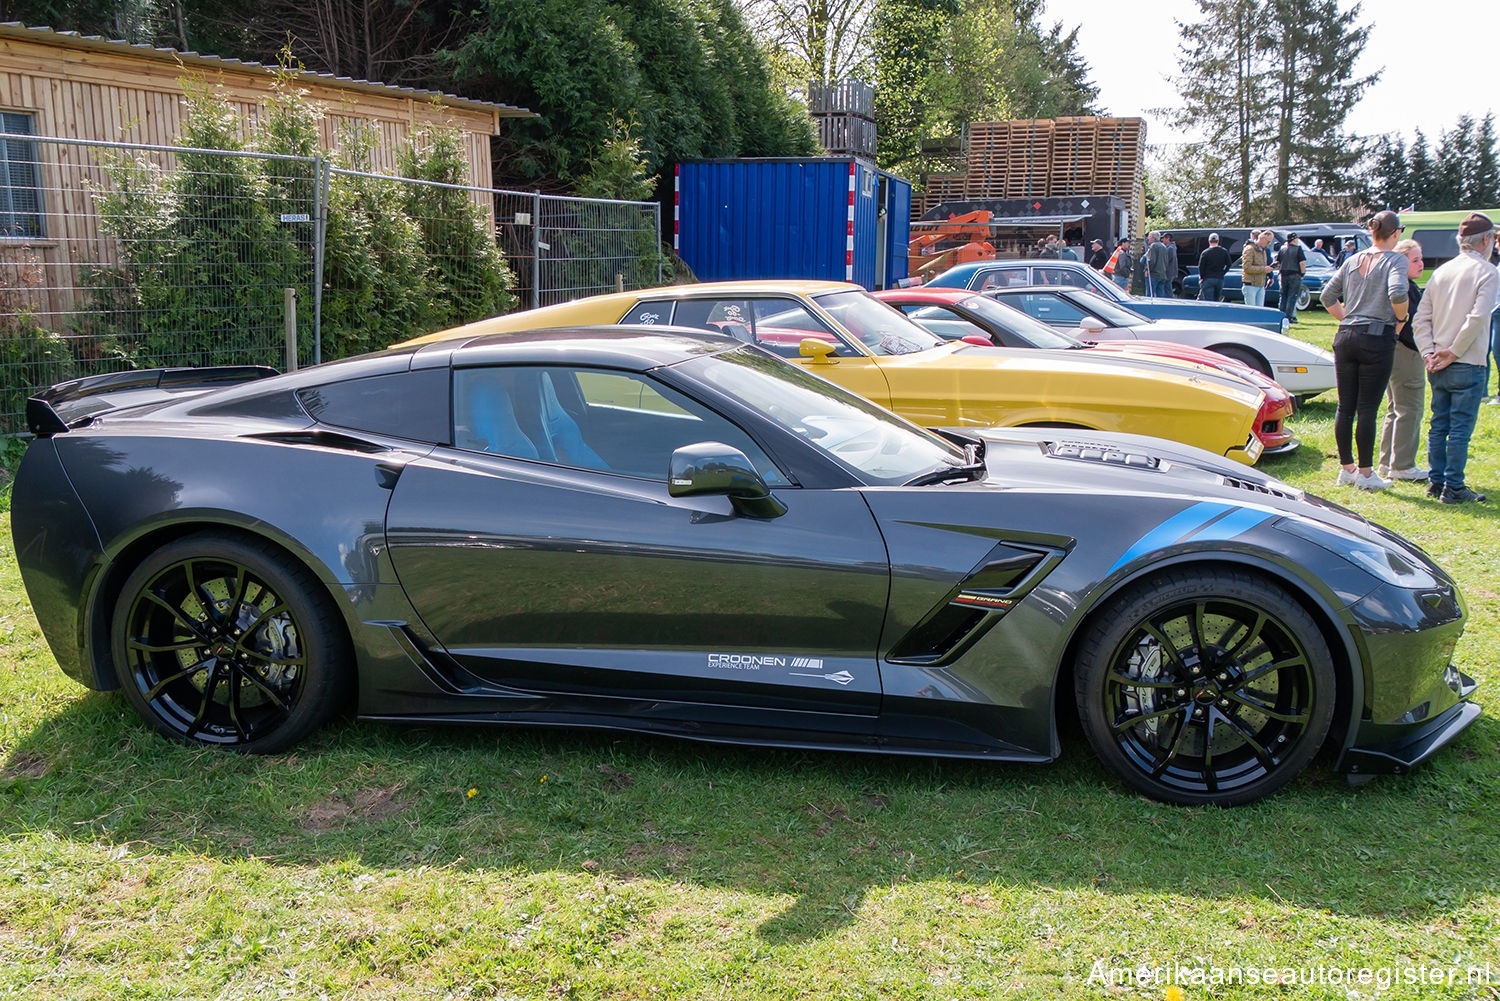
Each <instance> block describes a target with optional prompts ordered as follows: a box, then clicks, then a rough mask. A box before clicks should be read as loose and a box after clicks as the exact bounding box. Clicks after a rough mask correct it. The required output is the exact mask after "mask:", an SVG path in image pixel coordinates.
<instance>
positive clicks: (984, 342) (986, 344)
mask: <svg viewBox="0 0 1500 1001" xmlns="http://www.w3.org/2000/svg"><path fill="white" fill-rule="evenodd" d="M959 340H961V341H963V342H964V343H965V344H973V345H975V346H976V347H981V348H992V347H994V346H995V342H994V341H992V340H990V339H989V338H988V337H986V336H984V335H983V334H965V335H964V336H962V337H960V338H959Z"/></svg>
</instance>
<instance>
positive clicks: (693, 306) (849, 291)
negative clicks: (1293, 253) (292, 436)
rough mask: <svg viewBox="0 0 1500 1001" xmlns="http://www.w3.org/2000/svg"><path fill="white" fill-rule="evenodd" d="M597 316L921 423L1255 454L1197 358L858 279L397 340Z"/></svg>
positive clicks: (578, 310)
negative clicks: (933, 320) (973, 320)
mask: <svg viewBox="0 0 1500 1001" xmlns="http://www.w3.org/2000/svg"><path fill="white" fill-rule="evenodd" d="M604 324H611V325H612V324H642V325H656V324H661V325H667V324H670V325H674V326H678V327H696V328H699V329H704V330H717V331H719V332H721V333H725V334H728V335H730V336H733V337H737V338H739V339H741V340H744V341H746V342H748V343H752V344H757V345H759V346H760V347H762V348H765V349H767V350H769V351H771V352H773V353H775V354H778V355H780V356H782V357H784V358H787V359H790V360H792V361H795V362H797V363H799V364H802V365H805V366H807V368H808V369H809V370H810V371H813V372H816V373H817V374H818V375H821V376H823V377H825V378H826V379H828V380H829V381H831V382H834V383H837V384H838V385H840V386H843V387H844V388H845V389H848V390H851V391H853V392H855V393H858V394H860V395H861V396H864V397H866V398H868V399H870V400H874V401H875V402H876V403H879V404H880V405H881V406H883V407H888V408H889V409H891V410H894V411H895V412H896V413H898V414H900V415H901V416H903V417H905V418H907V419H908V420H910V421H914V422H916V423H918V424H922V425H924V426H929V427H944V426H946V427H961V426H971V427H990V426H995V425H1003V426H1024V425H1032V426H1036V425H1046V426H1055V427H1076V428H1091V429H1097V430H1101V431H1124V432H1129V433H1133V434H1145V435H1153V436H1156V437H1159V438H1170V439H1172V440H1174V441H1180V442H1184V443H1186V444H1189V445H1196V446H1198V447H1200V448H1204V449H1207V450H1209V451H1211V452H1215V453H1217V454H1219V455H1226V456H1229V457H1231V458H1233V459H1237V460H1239V461H1240V462H1243V463H1246V464H1247V465H1249V464H1253V463H1254V462H1255V460H1256V459H1258V458H1259V457H1260V452H1261V443H1260V440H1259V439H1258V438H1257V437H1256V436H1255V434H1254V433H1253V432H1254V424H1255V419H1256V412H1257V411H1258V410H1259V408H1260V405H1261V401H1262V394H1261V392H1260V390H1259V389H1258V388H1256V387H1255V386H1253V385H1251V384H1250V383H1248V382H1245V381H1243V380H1241V379H1238V378H1235V377H1233V376H1230V375H1227V374H1224V373H1221V372H1218V371H1216V370H1214V369H1210V368H1206V367H1204V366H1196V365H1191V364H1187V363H1178V362H1166V361H1162V362H1154V361H1144V360H1142V359H1139V358H1123V357H1114V358H1101V357H1083V356H1082V353H1073V352H1068V351H1038V350H1016V349H1008V348H997V347H992V346H988V345H983V346H982V345H977V344H969V343H964V342H954V341H945V340H943V339H942V338H941V337H938V336H936V335H935V334H931V333H929V332H927V331H926V330H924V329H922V328H921V327H919V326H917V325H916V324H915V323H913V322H912V321H911V320H908V319H907V318H906V317H905V316H904V315H903V314H902V313H901V312H899V311H898V310H896V309H893V308H891V307H890V306H887V305H886V304H885V303H883V302H881V301H880V300H878V299H876V298H874V297H873V296H871V295H870V294H869V293H867V292H865V291H864V290H863V289H862V288H860V287H859V286H857V285H850V284H845V283H843V282H827V281H748V282H747V281H740V282H713V283H709V284H702V285H674V286H670V287H667V288H658V289H648V290H645V291H638V292H620V293H615V294H612V295H601V296H593V297H591V298H587V299H578V300H575V301H573V302H567V303H562V304H560V305H556V306H545V307H543V308H541V309H533V310H528V311H525V312H519V313H511V314H508V315H506V316H498V317H494V318H493V319H489V320H480V321H479V322H477V323H471V324H468V325H466V326H462V327H455V328H453V329H451V330H444V331H439V332H438V333H435V334H429V335H427V336H425V337H419V338H415V339H413V340H411V341H407V342H406V343H407V344H417V343H425V342H430V341H437V340H447V339H455V338H465V339H466V338H470V337H477V336H482V335H486V334H494V333H505V332H511V331H520V330H536V329H545V328H556V327H583V326H597V325H604Z"/></svg>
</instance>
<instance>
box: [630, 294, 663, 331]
mask: <svg viewBox="0 0 1500 1001" xmlns="http://www.w3.org/2000/svg"><path fill="white" fill-rule="evenodd" d="M673 305H674V304H673V302H672V300H671V299H647V300H645V301H644V302H638V303H636V304H635V305H634V306H632V307H631V308H630V312H628V313H626V314H625V315H624V316H622V317H620V322H621V323H637V324H640V325H641V326H646V327H655V326H659V325H662V324H667V323H671V322H672V306H673Z"/></svg>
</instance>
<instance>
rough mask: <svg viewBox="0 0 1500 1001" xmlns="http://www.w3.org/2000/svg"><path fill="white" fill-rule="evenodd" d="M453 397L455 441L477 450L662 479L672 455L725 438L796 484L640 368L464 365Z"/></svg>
mask: <svg viewBox="0 0 1500 1001" xmlns="http://www.w3.org/2000/svg"><path fill="white" fill-rule="evenodd" d="M453 400H454V410H453V423H454V444H455V445H457V446H458V447H459V448H464V449H469V450H471V451H480V452H490V453H494V454H496V455H505V456H509V457H511V458H515V459H531V460H536V461H539V462H548V463H554V464H556V465H560V466H571V467H574V468H578V469H591V470H597V471H599V472H608V473H617V474H620V475H623V476H634V477H639V478H642V479H650V480H660V481H663V482H664V481H665V480H666V478H667V470H668V467H669V464H670V462H671V457H672V453H673V452H674V451H676V450H677V449H679V448H681V447H682V446H684V445H691V444H696V443H697V442H702V441H718V442H723V443H725V444H727V445H732V446H734V447H735V448H738V449H739V450H740V451H742V452H744V453H745V455H746V456H747V457H748V458H749V459H750V461H751V463H752V464H753V465H754V466H755V468H756V469H757V470H758V471H759V472H760V474H761V477H762V478H763V479H765V481H766V483H767V484H769V485H773V486H787V485H789V484H790V482H791V481H790V480H789V479H788V478H787V476H786V475H785V474H784V473H782V472H781V470H780V469H778V468H777V466H776V464H775V463H774V462H772V461H771V459H770V457H769V456H767V455H766V453H765V452H764V451H763V450H762V449H761V448H760V446H759V445H757V444H756V443H755V441H754V439H752V438H751V437H750V436H749V435H748V434H746V433H745V432H744V431H743V430H741V429H740V428H739V427H738V426H737V425H735V424H734V423H733V422H731V421H730V420H728V419H727V418H725V417H723V416H722V415H720V414H718V413H716V412H715V411H713V410H710V409H708V408H707V407H704V406H702V405H701V404H699V403H697V402H696V401H694V400H692V399H689V398H688V397H686V396H684V395H683V394H681V393H679V392H677V391H676V390H674V389H672V388H671V387H670V386H667V385H665V384H663V383H660V382H657V381H656V380H655V379H652V378H651V377H650V376H648V375H645V374H643V373H639V372H621V371H616V370H613V369H593V368H582V367H580V368H565V367H532V366H494V367H487V368H471V369H458V370H456V371H455V372H454V373H453Z"/></svg>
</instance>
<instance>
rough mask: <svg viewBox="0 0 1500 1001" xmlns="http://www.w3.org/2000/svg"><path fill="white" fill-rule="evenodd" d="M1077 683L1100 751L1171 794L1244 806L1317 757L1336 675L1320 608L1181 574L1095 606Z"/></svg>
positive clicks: (1168, 798) (1258, 583) (1149, 789)
mask: <svg viewBox="0 0 1500 1001" xmlns="http://www.w3.org/2000/svg"><path fill="white" fill-rule="evenodd" d="M1074 684H1075V689H1076V695H1077V702H1078V714H1079V718H1080V719H1081V720H1082V722H1083V730H1084V733H1085V735H1086V736H1087V738H1088V741H1089V744H1090V745H1091V746H1092V747H1093V749H1094V752H1095V753H1096V754H1097V755H1098V756H1099V758H1100V759H1101V760H1102V761H1103V762H1104V763H1105V764H1106V765H1107V766H1108V767H1109V768H1110V769H1111V770H1112V771H1114V772H1115V773H1116V774H1117V775H1119V776H1120V777H1121V778H1122V779H1124V780H1125V781H1126V782H1127V783H1128V784H1129V785H1131V786H1132V787H1134V788H1135V789H1137V790H1138V791H1140V792H1141V793H1143V794H1145V795H1146V796H1149V797H1151V798H1152V799H1157V800H1161V801H1163V802H1168V803H1182V804H1196V805H1216V806H1238V805H1241V804H1244V803H1251V802H1254V801H1255V800H1258V799H1261V798H1262V797H1264V796H1267V795H1269V794H1270V793H1272V792H1274V791H1275V790H1277V789H1279V788H1280V787H1281V786H1283V785H1285V784H1286V783H1288V782H1290V781H1291V780H1292V779H1293V778H1295V777H1296V776H1297V775H1298V773H1300V772H1301V771H1302V770H1303V769H1304V768H1306V767H1307V765H1308V763H1309V762H1311V761H1312V759H1313V756H1314V755H1315V754H1317V752H1318V749H1319V747H1321V746H1322V744H1323V740H1324V738H1325V737H1327V735H1328V730H1329V726H1330V723H1331V722H1332V719H1333V706H1334V700H1335V697H1336V682H1335V679H1334V673H1333V664H1332V658H1331V656H1330V654H1329V651H1328V644H1327V643H1326V642H1325V641H1324V639H1323V635H1322V633H1321V632H1320V631H1319V630H1318V627H1317V624H1316V623H1315V622H1313V620H1312V617H1311V616H1310V615H1309V614H1308V613H1307V611H1306V610H1305V609H1304V608H1303V607H1302V606H1301V605H1300V604H1298V602H1297V601H1296V600H1295V599H1293V598H1292V597H1291V595H1289V594H1288V593H1287V592H1286V591H1284V590H1283V589H1281V588H1280V587H1279V586H1277V585H1276V584H1275V583H1273V582H1271V581H1269V580H1264V579H1261V578H1259V577H1254V576H1251V575H1249V574H1246V573H1243V572H1239V571H1234V570H1225V569H1202V570H1178V571H1173V572H1170V573H1166V574H1162V575H1160V576H1157V577H1154V578H1152V579H1150V580H1148V581H1145V582H1143V583H1141V584H1139V585H1136V586H1133V587H1131V588H1129V589H1128V590H1126V591H1125V592H1124V593H1122V594H1121V595H1119V596H1117V597H1116V598H1114V599H1113V600H1111V601H1110V602H1108V603H1107V604H1106V606H1105V607H1103V608H1102V609H1101V610H1100V611H1099V613H1098V614H1096V615H1094V616H1093V618H1092V621H1091V623H1090V625H1089V626H1088V627H1087V630H1086V632H1085V634H1084V638H1083V641H1082V644H1081V646H1080V648H1079V655H1078V658H1077V662H1076V672H1075V675H1074Z"/></svg>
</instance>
